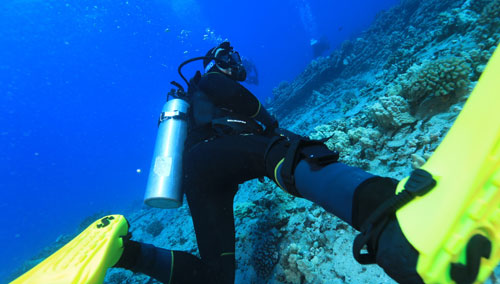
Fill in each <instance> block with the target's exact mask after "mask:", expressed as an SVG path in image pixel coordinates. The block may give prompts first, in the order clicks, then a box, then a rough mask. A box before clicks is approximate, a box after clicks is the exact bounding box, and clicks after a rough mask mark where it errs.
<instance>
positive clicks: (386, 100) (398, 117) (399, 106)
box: [370, 95, 415, 128]
mask: <svg viewBox="0 0 500 284" xmlns="http://www.w3.org/2000/svg"><path fill="white" fill-rule="evenodd" d="M370 113H371V115H372V117H373V119H375V121H376V122H377V123H378V124H379V125H380V126H382V127H384V128H398V127H400V126H402V125H404V124H409V123H413V122H415V118H414V117H413V116H412V115H411V114H410V106H409V105H408V102H407V101H406V100H405V99H404V98H403V97H400V96H394V95H392V96H388V97H380V98H379V102H378V103H375V104H374V105H373V106H372V107H371V112H370Z"/></svg>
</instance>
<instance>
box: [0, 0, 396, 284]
mask: <svg viewBox="0 0 500 284" xmlns="http://www.w3.org/2000/svg"><path fill="white" fill-rule="evenodd" d="M398 2H399V1H397V0H384V1H375V0H371V1H368V0H351V1H338V0H337V1H336V0H329V1H327V0H316V1H314V0H310V1H305V0H283V1H262V0H255V1H229V0H216V1H205V0H199V1H195V0H171V1H167V0H161V1H160V0H154V1H135V0H129V1H102V0H96V1H89V0H83V1H76V0H74V1H60V0H45V1H42V0H2V1H1V2H0V92H1V94H0V194H1V197H0V212H1V213H2V214H1V215H0V228H1V229H0V230H1V231H0V246H1V248H0V251H1V252H2V257H1V258H0V267H1V269H0V283H4V280H3V279H6V278H7V277H8V276H10V275H11V274H12V273H13V271H15V270H16V269H17V268H18V267H19V266H20V265H21V264H22V263H23V262H24V261H26V260H27V259H29V258H30V257H32V256H33V255H36V254H37V253H38V252H39V251H40V250H41V249H42V248H43V247H44V246H47V245H49V244H51V243H53V242H54V241H55V240H56V239H57V238H58V236H60V235H61V234H65V233H74V232H75V231H76V230H77V228H78V226H79V224H80V223H81V222H82V221H83V220H84V219H85V218H86V217H87V216H89V215H93V214H95V213H98V212H113V213H127V212H130V211H132V210H134V209H137V208H140V206H141V203H142V197H143V194H144V189H145V186H146V180H147V174H148V171H149V166H150V162H151V155H152V152H153V146H154V141H155V137H156V129H157V128H156V122H157V117H158V114H159V111H160V110H161V107H162V105H163V103H164V100H165V95H166V93H167V92H168V90H170V88H171V85H170V84H169V82H170V81H172V80H176V81H178V82H182V81H181V79H180V77H179V76H178V75H177V67H178V65H179V64H180V63H181V62H182V61H184V60H186V59H189V58H191V57H195V56H203V55H205V53H206V51H207V50H208V49H210V48H211V47H213V46H214V45H216V44H218V43H219V42H220V41H222V40H224V39H229V40H230V41H231V43H232V44H233V45H234V46H235V48H236V49H237V50H238V51H239V52H240V54H241V55H243V56H245V57H247V58H250V59H251V60H252V61H253V62H254V63H255V65H256V66H257V69H258V71H259V81H260V84H259V85H258V86H255V85H245V86H247V87H248V88H249V89H250V90H251V91H252V92H253V93H254V94H255V95H256V96H257V97H259V98H260V99H261V100H262V101H265V99H266V98H268V97H270V96H271V95H272V89H273V88H274V87H276V86H277V85H278V84H279V83H280V82H281V81H283V80H293V79H294V78H295V77H296V76H297V75H298V74H299V73H300V72H301V71H302V70H303V69H304V68H305V67H306V66H307V64H308V63H309V62H310V61H311V60H312V59H313V54H312V50H311V46H310V40H311V39H312V38H316V39H319V38H320V37H326V38H328V40H329V42H330V45H331V50H333V49H335V48H337V47H338V46H339V45H340V43H341V42H342V41H344V40H346V39H352V38H356V37H357V36H358V35H359V34H360V33H361V32H362V31H363V30H364V29H365V28H367V27H368V26H369V25H370V23H371V22H372V21H373V19H374V18H375V16H376V14H377V13H378V12H380V11H381V10H384V9H387V8H389V7H391V6H393V5H395V4H397V3H398ZM325 55H328V52H327V53H325ZM201 67H202V66H201V62H197V63H192V64H190V66H189V68H185V69H184V70H185V71H184V72H185V75H186V76H189V77H190V76H191V75H192V74H193V72H194V71H195V70H196V69H201Z"/></svg>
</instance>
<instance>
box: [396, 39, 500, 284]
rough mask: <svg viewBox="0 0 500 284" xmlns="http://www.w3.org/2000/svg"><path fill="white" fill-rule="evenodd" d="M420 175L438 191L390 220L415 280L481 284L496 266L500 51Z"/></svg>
mask: <svg viewBox="0 0 500 284" xmlns="http://www.w3.org/2000/svg"><path fill="white" fill-rule="evenodd" d="M422 169H423V170H425V171H427V172H429V173H430V174H432V177H433V178H434V179H435V180H436V182H437V184H436V186H435V187H434V188H433V189H432V190H431V191H430V192H429V193H427V194H426V195H424V196H421V197H417V198H415V199H414V200H413V201H411V202H410V203H408V204H407V205H405V206H404V207H402V208H401V209H400V210H398V211H397V212H396V215H397V219H398V222H399V224H400V226H401V229H402V231H403V233H404V235H405V237H406V238H407V240H408V241H409V242H410V243H411V244H412V245H413V247H414V248H415V249H416V250H417V251H418V252H419V258H418V263H417V271H418V273H419V275H420V276H421V277H422V279H423V280H424V282H425V283H455V282H456V283H481V282H484V281H485V280H486V279H487V278H488V277H489V275H490V274H491V272H492V271H493V270H494V269H495V267H496V266H497V265H498V263H499V261H500V190H499V187H500V48H497V51H496V52H495V53H494V54H493V56H492V58H491V59H490V61H489V63H488V65H487V67H486V69H485V70H484V72H483V74H482V76H481V78H480V80H479V82H478V84H477V86H476V87H475V88H474V90H473V92H472V94H471V95H470V97H469V99H468V100H467V102H466V104H465V106H464V108H463V110H462V112H461V113H460V115H459V116H458V118H457V120H456V122H455V123H454V125H453V126H452V128H451V129H450V131H449V132H448V134H447V135H446V137H445V138H444V140H443V142H442V143H441V144H440V145H439V147H438V148H437V149H436V151H435V153H434V154H433V155H432V157H431V158H430V159H429V161H428V162H427V163H426V164H425V165H424V166H423V167H422ZM406 180H407V179H404V180H402V181H401V182H400V183H399V185H398V192H400V191H401V190H402V189H403V187H404V185H405V183H406Z"/></svg>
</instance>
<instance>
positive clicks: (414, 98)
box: [389, 56, 471, 105]
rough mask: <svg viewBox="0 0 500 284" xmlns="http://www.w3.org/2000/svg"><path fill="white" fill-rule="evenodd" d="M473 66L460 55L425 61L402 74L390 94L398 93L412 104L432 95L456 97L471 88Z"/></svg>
mask: <svg viewBox="0 0 500 284" xmlns="http://www.w3.org/2000/svg"><path fill="white" fill-rule="evenodd" d="M470 69H471V67H470V65H469V64H468V63H467V62H466V61H465V59H464V58H461V57H455V56H449V57H445V58H442V59H438V60H435V61H424V62H422V64H415V65H413V66H412V67H411V68H410V69H409V70H408V71H407V72H406V73H405V74H402V75H400V76H399V77H398V78H397V79H396V81H395V84H394V85H393V86H391V87H390V88H389V93H396V94H399V95H400V96H402V97H404V98H406V99H407V100H408V102H410V103H411V104H413V105H416V104H419V103H421V102H422V100H423V99H425V98H427V97H429V96H453V95H455V94H459V93H463V92H464V91H466V89H467V87H469V84H470V80H469V73H470Z"/></svg>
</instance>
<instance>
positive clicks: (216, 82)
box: [198, 72, 277, 128]
mask: <svg viewBox="0 0 500 284" xmlns="http://www.w3.org/2000/svg"><path fill="white" fill-rule="evenodd" d="M198 86H199V88H200V89H201V90H202V91H203V92H204V93H205V94H206V95H207V96H208V97H209V98H210V99H211V100H212V102H213V103H214V104H215V105H216V106H218V107H222V108H226V109H229V110H231V111H233V112H235V113H237V114H242V115H245V116H248V117H251V118H253V119H255V120H257V121H259V122H261V123H262V124H264V125H265V126H266V128H268V127H276V126H277V121H276V119H275V118H274V117H273V116H272V115H271V114H270V113H269V112H268V111H267V110H266V109H265V108H264V107H263V106H262V105H261V103H260V101H259V100H258V99H257V98H256V97H255V96H254V95H253V94H252V93H251V92H250V91H249V90H247V89H246V88H245V87H243V86H242V85H240V84H238V83H237V82H235V81H234V80H232V79H230V78H228V77H227V76H226V75H224V74H221V73H216V72H213V73H207V74H205V75H203V76H202V77H201V80H200V82H199V83H198Z"/></svg>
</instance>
